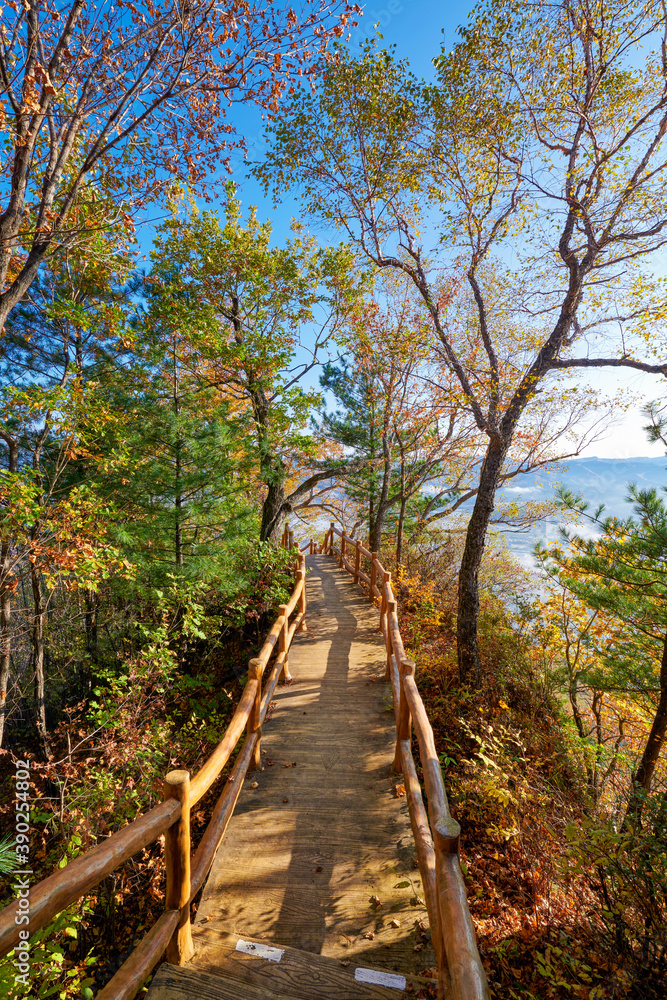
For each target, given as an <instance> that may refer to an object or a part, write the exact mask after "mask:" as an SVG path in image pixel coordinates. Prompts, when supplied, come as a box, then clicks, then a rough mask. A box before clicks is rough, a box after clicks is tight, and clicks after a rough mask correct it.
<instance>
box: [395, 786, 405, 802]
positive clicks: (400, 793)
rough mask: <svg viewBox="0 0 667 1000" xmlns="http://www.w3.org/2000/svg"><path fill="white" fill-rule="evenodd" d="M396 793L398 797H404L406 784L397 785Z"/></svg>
mask: <svg viewBox="0 0 667 1000" xmlns="http://www.w3.org/2000/svg"><path fill="white" fill-rule="evenodd" d="M394 794H395V796H396V798H397V799H402V798H403V796H404V795H405V785H396V786H395V788H394Z"/></svg>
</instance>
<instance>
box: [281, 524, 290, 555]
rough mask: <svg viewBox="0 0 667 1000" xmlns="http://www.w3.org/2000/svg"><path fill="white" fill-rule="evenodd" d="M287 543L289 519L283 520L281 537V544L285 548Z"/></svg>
mask: <svg viewBox="0 0 667 1000" xmlns="http://www.w3.org/2000/svg"><path fill="white" fill-rule="evenodd" d="M288 543H289V521H285V527H284V528H283V539H282V546H283V548H284V549H286V548H287V545H288Z"/></svg>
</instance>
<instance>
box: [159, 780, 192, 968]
mask: <svg viewBox="0 0 667 1000" xmlns="http://www.w3.org/2000/svg"><path fill="white" fill-rule="evenodd" d="M163 794H164V798H165V799H178V801H179V802H180V803H181V815H180V817H179V818H178V819H177V821H176V822H175V823H174V824H173V825H172V826H170V827H169V829H168V830H167V832H166V834H165V838H164V853H165V867H166V869H167V894H166V897H165V908H166V909H167V910H180V911H181V917H180V920H179V922H178V926H177V928H176V930H175V931H174V934H173V937H172V938H171V940H170V942H169V944H168V945H167V961H168V962H171V964H172V965H185V963H186V962H187V961H189V960H190V959H191V958H192V955H193V954H194V948H193V947H192V935H191V933H190V775H189V774H188V772H187V771H170V772H169V774H168V775H167V776H166V778H165V779H164V788H163Z"/></svg>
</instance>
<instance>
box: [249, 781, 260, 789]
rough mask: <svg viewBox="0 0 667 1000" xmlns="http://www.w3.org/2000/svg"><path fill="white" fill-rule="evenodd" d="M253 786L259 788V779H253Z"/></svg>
mask: <svg viewBox="0 0 667 1000" xmlns="http://www.w3.org/2000/svg"><path fill="white" fill-rule="evenodd" d="M250 787H251V788H259V781H253V783H252V785H251V786H250Z"/></svg>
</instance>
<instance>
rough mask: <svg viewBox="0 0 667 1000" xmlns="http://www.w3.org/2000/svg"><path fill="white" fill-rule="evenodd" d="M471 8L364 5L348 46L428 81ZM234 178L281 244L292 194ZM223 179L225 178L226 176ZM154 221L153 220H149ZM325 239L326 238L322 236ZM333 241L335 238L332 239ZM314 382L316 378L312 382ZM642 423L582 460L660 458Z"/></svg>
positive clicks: (252, 114)
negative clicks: (372, 46)
mask: <svg viewBox="0 0 667 1000" xmlns="http://www.w3.org/2000/svg"><path fill="white" fill-rule="evenodd" d="M472 6H473V5H472V3H468V2H464V3H461V2H459V0H455V2H450V3H439V2H437V0H410V2H408V0H386V2H383V0H376V2H375V3H369V4H366V5H365V7H364V13H363V15H362V17H361V19H360V24H359V26H358V27H357V28H356V29H353V32H352V39H351V43H352V45H353V46H356V45H358V44H359V43H360V42H362V41H363V40H364V39H366V38H367V37H370V36H374V35H375V34H376V32H377V31H379V32H381V35H382V44H383V45H385V46H387V47H390V46H395V47H396V53H397V55H398V56H399V57H400V58H406V59H408V60H409V62H410V65H411V68H412V69H413V71H414V72H415V74H416V75H418V76H420V77H422V78H426V79H428V78H429V77H431V76H432V74H433V66H432V62H431V61H432V59H433V57H434V56H436V55H437V54H438V53H439V51H440V48H441V46H442V44H443V42H444V44H445V46H446V48H447V49H449V48H451V47H452V45H453V44H454V42H455V40H456V32H457V28H458V26H459V25H461V24H464V23H465V22H466V20H467V17H468V15H469V12H470V10H471V9H472ZM229 113H230V117H231V119H232V121H233V122H234V124H235V125H236V127H237V128H238V129H239V131H241V132H243V134H244V135H245V137H246V142H247V145H248V152H249V157H250V159H253V158H260V157H261V152H262V145H263V138H262V133H263V123H262V116H261V113H260V112H259V110H258V109H256V108H254V107H251V106H244V105H239V106H238V107H235V108H231V109H230V112H229ZM233 166H234V173H233V175H232V176H233V179H234V180H235V181H236V182H237V184H238V185H239V187H240V192H239V193H240V196H241V200H242V202H243V204H244V206H245V207H248V206H250V205H252V204H254V205H257V207H258V210H259V217H260V219H267V218H270V219H271V221H272V224H273V234H274V240H275V243H276V244H279V243H281V242H282V241H283V240H284V239H285V238H286V237H288V236H289V233H290V221H291V219H292V218H293V217H299V216H300V215H301V209H300V205H299V201H298V199H297V197H296V196H295V194H293V193H285V194H284V196H283V200H282V202H281V204H280V205H278V206H274V205H273V202H272V200H271V199H270V198H266V197H265V196H264V194H263V192H262V190H261V188H260V187H259V185H258V184H257V182H256V181H255V180H254V179H252V178H250V177H248V176H247V174H246V166H245V164H244V163H243V161H242V159H241V157H239V156H237V157H235V158H234V161H233ZM225 176H226V175H225ZM153 218H155V216H153ZM151 238H152V225H151V223H150V222H148V223H147V224H145V225H144V226H142V227H141V236H140V239H141V244H142V247H143V248H144V250H145V251H147V250H148V249H150V244H151ZM320 238H321V239H324V238H325V236H324V234H323V233H322V234H320ZM335 238H336V236H335V235H334V239H335ZM313 381H314V382H315V381H316V379H313ZM598 382H599V385H600V387H601V388H603V389H604V391H605V392H607V393H610V394H612V393H615V392H617V391H621V392H622V393H623V394H624V395H627V397H628V401H630V397H633V398H637V397H643V398H645V399H655V398H657V397H658V396H659V395H660V392H661V389H662V387H663V386H664V380H661V379H658V378H656V377H651V376H641V375H638V374H637V373H636V372H634V373H629V374H623V373H621V374H620V375H616V374H613V373H610V372H605V373H604V374H603V375H599V376H598ZM643 423H645V418H643V417H642V416H641V414H640V412H639V406H637V405H634V404H631V405H630V406H629V408H628V410H627V412H626V413H625V414H624V416H622V417H621V418H619V420H618V421H616V422H615V424H614V426H613V427H612V428H610V432H609V435H608V437H607V439H606V440H603V441H599V442H596V443H595V444H593V445H591V446H590V447H589V448H588V449H587V451H586V452H585V454H586V455H589V456H592V455H598V456H599V457H602V458H627V457H630V456H635V455H661V454H663V448H662V446H661V445H649V444H648V442H647V441H646V437H645V434H644V432H643V431H642V429H641V428H642V424H643Z"/></svg>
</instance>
